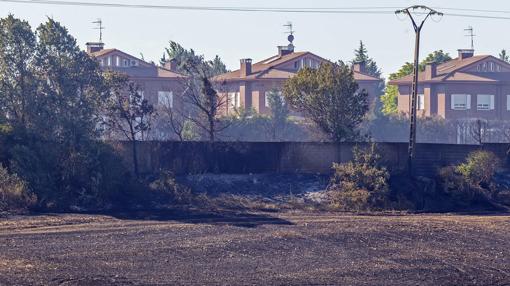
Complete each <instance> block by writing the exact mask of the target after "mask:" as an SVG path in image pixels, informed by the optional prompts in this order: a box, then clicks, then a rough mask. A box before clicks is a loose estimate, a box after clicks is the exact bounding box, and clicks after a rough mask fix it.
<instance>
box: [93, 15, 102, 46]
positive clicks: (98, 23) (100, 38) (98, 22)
mask: <svg viewBox="0 0 510 286" xmlns="http://www.w3.org/2000/svg"><path fill="white" fill-rule="evenodd" d="M92 24H96V25H97V27H96V28H94V29H95V30H99V42H100V43H102V42H103V30H104V29H105V27H104V26H103V20H101V18H98V19H97V20H96V21H94V22H92Z"/></svg>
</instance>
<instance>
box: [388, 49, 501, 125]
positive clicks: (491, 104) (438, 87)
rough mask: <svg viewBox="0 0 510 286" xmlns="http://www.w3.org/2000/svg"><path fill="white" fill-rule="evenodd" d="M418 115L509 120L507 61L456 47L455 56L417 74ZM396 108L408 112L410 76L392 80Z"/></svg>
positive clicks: (427, 67) (449, 118) (456, 118)
mask: <svg viewBox="0 0 510 286" xmlns="http://www.w3.org/2000/svg"><path fill="white" fill-rule="evenodd" d="M418 81H419V84H418V101H417V109H418V115H419V116H438V117H441V118H444V119H448V120H473V119H483V120H498V121H501V120H503V121H505V120H510V64H508V63H507V62H505V61H502V60H500V59H499V58H496V57H494V56H491V55H474V50H472V49H462V50H459V54H458V57H457V58H455V59H453V60H450V61H448V62H445V63H443V64H440V65H437V64H435V63H429V64H427V66H426V68H425V71H424V72H421V73H419V80H418ZM389 84H392V85H397V86H398V92H399V94H398V110H399V111H400V112H403V113H409V110H410V100H409V98H410V94H411V84H412V75H409V76H405V77H402V78H399V79H396V80H392V81H390V82H389Z"/></svg>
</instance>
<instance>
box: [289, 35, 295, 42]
mask: <svg viewBox="0 0 510 286" xmlns="http://www.w3.org/2000/svg"><path fill="white" fill-rule="evenodd" d="M287 40H289V42H291V43H292V42H293V41H294V35H292V34H290V35H289V36H288V37H287Z"/></svg>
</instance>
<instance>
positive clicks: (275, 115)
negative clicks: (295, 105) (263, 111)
mask: <svg viewBox="0 0 510 286" xmlns="http://www.w3.org/2000/svg"><path fill="white" fill-rule="evenodd" d="M267 100H268V101H269V106H270V107H271V116H270V119H271V120H270V126H269V127H270V128H269V129H270V130H269V131H270V133H271V135H272V137H273V140H277V139H278V137H280V138H281V137H282V134H281V133H284V132H285V129H286V127H287V118H288V117H289V108H288V107H287V105H286V104H285V100H284V98H283V97H282V95H281V94H280V93H278V91H276V90H272V91H271V92H270V93H269V96H268V98H267ZM279 134H280V136H278V135H279Z"/></svg>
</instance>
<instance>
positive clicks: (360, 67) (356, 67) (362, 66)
mask: <svg viewBox="0 0 510 286" xmlns="http://www.w3.org/2000/svg"><path fill="white" fill-rule="evenodd" d="M352 70H353V71H355V72H359V73H365V72H366V63H365V61H359V62H354V64H353V65H352Z"/></svg>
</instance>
